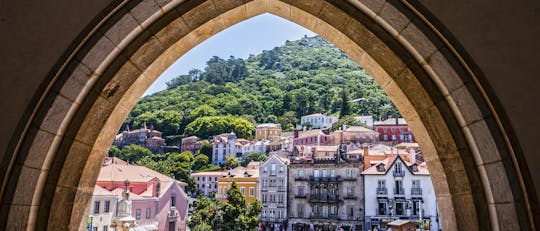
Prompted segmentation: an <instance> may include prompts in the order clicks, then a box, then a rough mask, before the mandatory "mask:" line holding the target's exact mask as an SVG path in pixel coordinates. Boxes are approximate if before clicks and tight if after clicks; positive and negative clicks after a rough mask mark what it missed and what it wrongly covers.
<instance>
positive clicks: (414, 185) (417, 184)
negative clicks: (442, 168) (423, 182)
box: [412, 180, 420, 188]
mask: <svg viewBox="0 0 540 231" xmlns="http://www.w3.org/2000/svg"><path fill="white" fill-rule="evenodd" d="M412 187H413V188H420V180H413V181H412Z"/></svg>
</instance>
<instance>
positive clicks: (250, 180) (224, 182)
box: [216, 176, 258, 203]
mask: <svg viewBox="0 0 540 231" xmlns="http://www.w3.org/2000/svg"><path fill="white" fill-rule="evenodd" d="M257 180H258V177H254V176H250V177H243V176H242V177H229V178H227V177H223V178H220V179H219V180H218V195H217V196H216V197H217V198H218V199H222V200H226V199H227V190H229V189H230V188H231V186H232V183H233V182H236V185H237V186H238V189H239V190H240V192H241V193H242V194H243V195H244V197H245V198H246V201H247V202H248V203H250V202H252V201H253V200H255V199H257V196H258V195H257Z"/></svg>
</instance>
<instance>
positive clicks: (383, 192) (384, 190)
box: [377, 188, 388, 195]
mask: <svg viewBox="0 0 540 231" xmlns="http://www.w3.org/2000/svg"><path fill="white" fill-rule="evenodd" d="M386 194H388V189H387V188H377V195H386Z"/></svg>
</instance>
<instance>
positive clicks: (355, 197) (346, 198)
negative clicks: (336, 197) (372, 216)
mask: <svg viewBox="0 0 540 231" xmlns="http://www.w3.org/2000/svg"><path fill="white" fill-rule="evenodd" d="M344 198H345V200H356V199H358V197H357V196H355V195H352V194H350V195H346V196H345V197H344Z"/></svg>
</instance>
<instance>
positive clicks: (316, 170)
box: [313, 169, 319, 178]
mask: <svg viewBox="0 0 540 231" xmlns="http://www.w3.org/2000/svg"><path fill="white" fill-rule="evenodd" d="M313 177H315V178H317V177H319V170H318V169H315V170H313Z"/></svg>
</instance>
